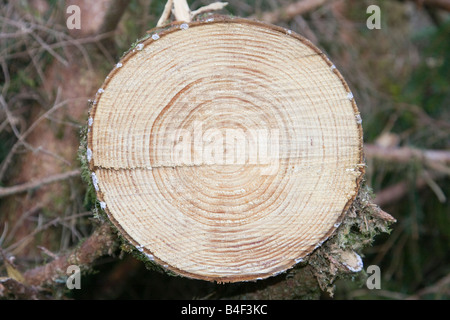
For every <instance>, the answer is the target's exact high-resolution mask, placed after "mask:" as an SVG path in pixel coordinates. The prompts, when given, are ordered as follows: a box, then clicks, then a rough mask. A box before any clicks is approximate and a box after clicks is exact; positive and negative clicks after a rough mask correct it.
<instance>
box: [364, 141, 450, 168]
mask: <svg viewBox="0 0 450 320" xmlns="http://www.w3.org/2000/svg"><path fill="white" fill-rule="evenodd" d="M364 153H365V155H366V157H367V158H377V159H382V160H386V161H393V162H400V163H407V162H409V161H411V160H412V159H421V160H423V161H425V162H430V163H436V162H437V163H441V164H442V163H450V151H447V150H420V149H413V148H410V147H402V148H386V147H381V146H377V145H372V144H367V145H365V146H364Z"/></svg>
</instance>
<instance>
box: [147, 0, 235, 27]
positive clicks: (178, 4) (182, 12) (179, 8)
mask: <svg viewBox="0 0 450 320" xmlns="http://www.w3.org/2000/svg"><path fill="white" fill-rule="evenodd" d="M227 5H228V2H214V3H211V4H209V5H207V6H204V7H201V8H199V9H197V10H194V11H191V9H190V8H189V5H188V3H187V1H186V0H168V1H167V3H166V5H165V7H164V11H163V13H162V15H161V18H159V20H158V23H157V24H156V26H157V27H162V26H163V25H165V24H166V22H167V20H169V17H170V13H171V12H173V15H174V16H175V20H176V21H183V22H191V21H192V19H194V18H195V17H196V16H197V15H199V14H202V13H205V12H210V11H217V10H222V9H223V8H225V7H226V6H227Z"/></svg>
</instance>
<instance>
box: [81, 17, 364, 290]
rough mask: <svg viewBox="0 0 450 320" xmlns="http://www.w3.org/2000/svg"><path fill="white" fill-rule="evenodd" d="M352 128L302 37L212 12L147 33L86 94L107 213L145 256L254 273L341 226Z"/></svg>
mask: <svg viewBox="0 0 450 320" xmlns="http://www.w3.org/2000/svg"><path fill="white" fill-rule="evenodd" d="M361 123H362V121H361V117H360V115H359V111H358V109H357V106H356V103H355V100H354V97H353V94H352V93H351V91H350V89H349V87H348V85H347V84H346V82H345V80H344V79H343V77H342V75H341V74H340V73H339V71H338V70H337V69H336V67H335V66H334V65H333V63H332V62H331V61H330V60H329V59H328V58H327V57H326V56H325V54H323V53H322V52H321V51H320V50H319V49H318V48H316V47H315V46H314V45H313V44H311V43H310V42H309V41H308V40H306V39H305V38H303V37H302V36H300V35H298V34H296V33H294V32H292V31H290V30H286V29H284V28H281V27H277V26H274V25H269V24H265V23H261V22H256V21H253V20H248V19H241V18H228V17H214V18H209V19H206V20H204V21H197V22H191V23H188V22H184V23H176V24H172V25H170V26H168V27H167V28H165V29H164V30H161V29H155V30H154V31H152V32H150V33H149V36H148V37H147V38H145V39H143V40H142V41H141V42H139V43H138V44H136V45H135V46H134V48H132V49H131V50H130V51H129V52H128V53H127V54H126V55H125V56H124V57H123V58H122V60H121V61H120V62H119V63H118V64H117V65H116V66H115V68H114V69H113V70H112V71H111V73H110V74H109V75H108V77H107V78H106V80H105V82H104V84H103V86H102V87H101V88H100V89H99V90H98V93H97V95H96V98H95V100H94V102H93V106H92V110H91V113H90V118H89V122H88V124H89V133H88V137H87V149H86V150H87V151H86V156H87V160H88V162H89V170H90V175H91V178H92V184H93V186H94V188H95V191H96V195H97V198H98V201H99V203H100V207H101V208H102V210H104V212H105V216H106V218H107V219H109V220H110V221H111V222H112V224H113V225H114V227H115V228H116V229H117V230H118V232H119V233H120V234H121V235H122V236H123V238H124V239H125V240H126V241H127V242H128V243H129V244H131V245H132V246H133V247H134V248H135V250H136V251H138V252H140V254H141V255H142V257H144V258H145V259H146V260H147V261H151V262H152V263H155V264H157V265H159V266H161V267H163V268H164V269H165V270H167V271H168V272H173V273H176V274H179V275H183V276H186V277H190V278H195V279H201V280H207V281H217V282H238V281H252V280H258V279H264V278H268V277H271V276H274V275H277V274H279V273H281V272H284V271H286V270H289V269H291V268H292V267H294V266H296V265H297V264H299V263H300V262H302V261H304V259H306V258H307V257H309V256H310V255H311V254H312V253H313V252H315V251H316V249H317V248H319V247H320V246H321V245H322V244H323V243H324V242H325V241H327V240H328V239H329V238H330V237H332V236H333V235H334V234H335V233H336V230H337V229H338V228H339V226H340V225H341V224H342V223H343V221H344V219H345V217H346V214H347V212H348V210H349V209H350V208H351V206H352V204H353V202H354V200H355V198H356V197H357V195H358V193H359V191H360V185H361V182H362V179H363V175H364V167H365V165H364V163H363V162H364V159H363V138H362V126H361ZM366 224H367V223H366ZM336 250H337V249H336ZM338 251H339V250H338ZM338 251H336V252H338ZM339 252H340V251H339ZM352 254H353V253H352V252H348V253H346V254H338V256H342V257H344V256H346V257H347V258H349V257H359V256H352ZM333 259H334V258H333ZM336 259H339V258H336ZM356 261H357V264H358V263H359V260H358V259H357V260H356ZM342 263H343V262H342V261H341V264H342ZM352 268H353V269H355V268H356V267H355V268H354V267H352Z"/></svg>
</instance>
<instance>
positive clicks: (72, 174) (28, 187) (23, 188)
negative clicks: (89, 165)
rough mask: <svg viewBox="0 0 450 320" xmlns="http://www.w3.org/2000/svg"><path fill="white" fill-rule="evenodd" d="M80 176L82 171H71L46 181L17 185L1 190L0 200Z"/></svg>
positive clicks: (48, 178)
mask: <svg viewBox="0 0 450 320" xmlns="http://www.w3.org/2000/svg"><path fill="white" fill-rule="evenodd" d="M79 176H80V170H73V171H69V172H64V173H60V174H56V175H54V176H51V177H47V178H45V179H41V180H38V181H32V182H27V183H24V184H21V185H17V186H14V187H6V188H0V198H4V197H7V196H10V195H13V194H17V193H22V192H26V191H29V190H33V189H36V188H39V187H42V186H44V185H47V184H50V183H54V182H58V181H62V180H66V179H69V178H73V177H79Z"/></svg>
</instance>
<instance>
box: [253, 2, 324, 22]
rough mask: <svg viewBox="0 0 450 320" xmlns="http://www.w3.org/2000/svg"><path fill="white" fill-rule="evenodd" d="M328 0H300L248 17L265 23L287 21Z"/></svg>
mask: <svg viewBox="0 0 450 320" xmlns="http://www.w3.org/2000/svg"><path fill="white" fill-rule="evenodd" d="M329 1H330V0H301V1H297V2H294V3H292V4H289V5H288V6H286V7H285V8H282V9H278V10H275V11H269V12H263V13H262V14H261V15H253V16H251V17H250V18H254V19H260V20H262V21H264V22H267V23H277V22H279V21H280V20H284V21H288V20H291V19H293V18H294V17H295V16H297V15H300V14H305V13H307V12H310V11H312V10H314V9H316V8H318V7H320V6H322V5H324V4H325V3H326V2H329Z"/></svg>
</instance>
